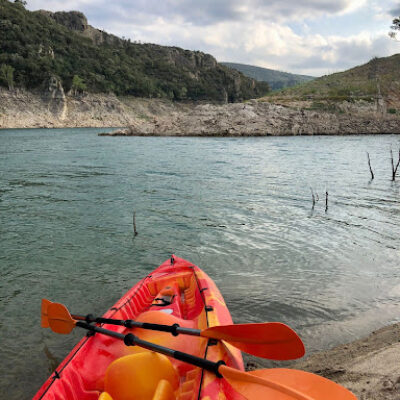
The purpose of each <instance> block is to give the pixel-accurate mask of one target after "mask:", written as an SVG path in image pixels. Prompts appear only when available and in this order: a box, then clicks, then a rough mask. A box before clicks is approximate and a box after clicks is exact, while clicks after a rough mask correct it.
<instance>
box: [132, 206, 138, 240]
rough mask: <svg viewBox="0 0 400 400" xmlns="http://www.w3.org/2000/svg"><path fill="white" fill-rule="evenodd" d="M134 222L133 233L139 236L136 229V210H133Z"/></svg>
mask: <svg viewBox="0 0 400 400" xmlns="http://www.w3.org/2000/svg"><path fill="white" fill-rule="evenodd" d="M132 223H133V233H134V234H135V236H137V234H138V231H137V230H136V212H135V211H134V212H133V221H132Z"/></svg>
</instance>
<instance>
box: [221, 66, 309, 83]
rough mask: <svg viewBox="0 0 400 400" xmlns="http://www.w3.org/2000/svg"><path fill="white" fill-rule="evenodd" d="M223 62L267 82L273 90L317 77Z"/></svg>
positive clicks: (250, 76) (251, 76)
mask: <svg viewBox="0 0 400 400" xmlns="http://www.w3.org/2000/svg"><path fill="white" fill-rule="evenodd" d="M221 64H223V65H226V66H227V67H229V68H233V69H236V70H237V71H240V72H241V73H243V74H244V75H246V76H248V77H249V78H253V79H256V80H257V81H262V82H267V83H268V85H269V87H270V88H271V90H278V89H283V88H286V87H291V86H295V85H299V84H301V83H304V82H309V81H311V80H313V79H315V78H314V77H313V76H308V75H296V74H290V73H288V72H281V71H276V70H273V69H268V68H261V67H255V66H253V65H246V64H237V63H230V62H222V63H221Z"/></svg>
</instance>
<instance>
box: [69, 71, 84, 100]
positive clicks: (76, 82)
mask: <svg viewBox="0 0 400 400" xmlns="http://www.w3.org/2000/svg"><path fill="white" fill-rule="evenodd" d="M71 89H72V91H73V93H74V95H75V96H76V94H77V93H82V92H84V91H85V90H86V84H85V83H84V82H83V79H82V78H80V77H79V76H78V75H74V77H73V78H72V87H71Z"/></svg>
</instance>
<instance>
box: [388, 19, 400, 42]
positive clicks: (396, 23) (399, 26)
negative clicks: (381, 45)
mask: <svg viewBox="0 0 400 400" xmlns="http://www.w3.org/2000/svg"><path fill="white" fill-rule="evenodd" d="M390 29H391V31H390V32H389V36H390V37H391V38H392V39H395V40H397V32H396V31H400V17H398V18H395V19H394V20H393V25H392V26H391V27H390Z"/></svg>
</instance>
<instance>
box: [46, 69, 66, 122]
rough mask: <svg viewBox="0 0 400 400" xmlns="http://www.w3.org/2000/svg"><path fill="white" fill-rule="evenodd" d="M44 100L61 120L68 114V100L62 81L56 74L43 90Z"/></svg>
mask: <svg viewBox="0 0 400 400" xmlns="http://www.w3.org/2000/svg"><path fill="white" fill-rule="evenodd" d="M43 100H44V101H45V102H46V103H47V104H48V106H47V108H48V110H49V112H50V113H51V114H53V115H55V116H56V117H58V118H59V119H60V120H62V121H63V120H64V119H65V117H66V114H67V100H66V97H65V93H64V89H63V87H62V84H61V81H60V79H59V78H57V77H56V76H51V77H50V78H49V81H48V83H47V85H46V88H45V90H44V92H43Z"/></svg>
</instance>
